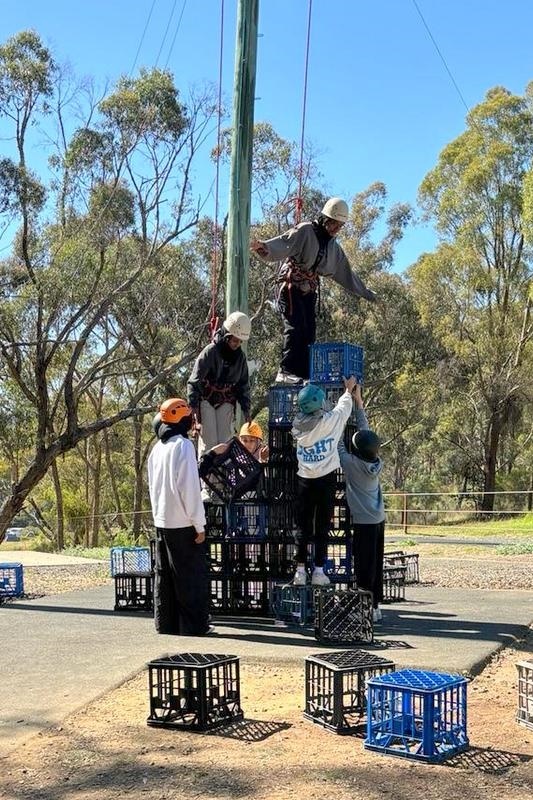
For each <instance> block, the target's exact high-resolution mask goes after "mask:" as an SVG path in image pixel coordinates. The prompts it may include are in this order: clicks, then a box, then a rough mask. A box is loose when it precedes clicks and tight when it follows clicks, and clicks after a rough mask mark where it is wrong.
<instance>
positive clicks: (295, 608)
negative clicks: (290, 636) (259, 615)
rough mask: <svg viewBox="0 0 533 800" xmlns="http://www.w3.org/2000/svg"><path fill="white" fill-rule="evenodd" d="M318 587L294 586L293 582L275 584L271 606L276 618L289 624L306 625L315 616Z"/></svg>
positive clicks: (308, 585) (271, 593)
mask: <svg viewBox="0 0 533 800" xmlns="http://www.w3.org/2000/svg"><path fill="white" fill-rule="evenodd" d="M315 589H316V587H313V586H311V585H310V584H307V585H306V586H294V585H293V584H292V583H286V584H279V583H277V584H273V585H272V588H271V592H270V608H271V610H272V613H273V614H274V616H275V618H276V619H277V620H279V621H280V622H285V623H286V624H287V625H298V626H300V627H304V626H306V625H311V624H312V623H313V620H314V618H315V605H314V593H315Z"/></svg>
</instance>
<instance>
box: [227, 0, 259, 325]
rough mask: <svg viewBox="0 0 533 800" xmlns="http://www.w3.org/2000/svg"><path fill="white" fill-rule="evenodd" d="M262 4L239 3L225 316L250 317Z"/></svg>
mask: <svg viewBox="0 0 533 800" xmlns="http://www.w3.org/2000/svg"><path fill="white" fill-rule="evenodd" d="M258 15H259V0H239V5H238V12H237V40H236V44H235V82H234V89H233V134H232V139H231V175H230V198H229V216H228V252H227V261H226V263H227V278H226V314H231V312H232V311H243V312H244V313H245V314H247V313H248V269H249V264H250V254H249V249H248V246H249V239H250V205H251V174H252V144H253V126H254V100H255V69H256V62H257V20H258Z"/></svg>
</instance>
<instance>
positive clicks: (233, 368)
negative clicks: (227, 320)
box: [187, 327, 250, 414]
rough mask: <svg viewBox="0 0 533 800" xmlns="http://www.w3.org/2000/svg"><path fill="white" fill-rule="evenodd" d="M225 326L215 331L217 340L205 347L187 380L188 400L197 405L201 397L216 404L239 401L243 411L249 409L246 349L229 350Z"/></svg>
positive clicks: (191, 404) (192, 404)
mask: <svg viewBox="0 0 533 800" xmlns="http://www.w3.org/2000/svg"><path fill="white" fill-rule="evenodd" d="M225 336H227V331H226V330H225V329H224V328H223V327H222V328H219V330H218V331H217V332H216V333H215V338H214V341H213V342H212V343H211V344H208V345H207V347H204V349H203V350H202V352H201V353H200V355H199V356H198V358H197V359H196V361H195V362H194V367H193V369H192V372H191V375H190V377H189V380H188V381H187V400H188V402H189V405H190V406H192V407H193V408H198V406H199V405H200V401H201V400H207V401H208V402H210V403H211V405H213V406H215V407H216V406H218V405H221V404H222V403H223V402H230V403H235V402H238V403H239V405H240V407H241V408H242V411H243V414H248V413H249V411H250V382H249V378H248V363H247V361H246V356H245V355H244V353H243V351H242V350H241V349H240V348H239V349H238V350H230V348H229V347H228V345H227V343H226V341H225V340H224V337H225Z"/></svg>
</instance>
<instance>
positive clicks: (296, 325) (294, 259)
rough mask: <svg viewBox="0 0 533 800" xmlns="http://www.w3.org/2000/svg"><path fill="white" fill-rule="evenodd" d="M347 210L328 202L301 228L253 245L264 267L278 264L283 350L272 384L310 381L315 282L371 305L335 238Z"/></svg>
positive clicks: (372, 297)
mask: <svg viewBox="0 0 533 800" xmlns="http://www.w3.org/2000/svg"><path fill="white" fill-rule="evenodd" d="M348 218H349V210H348V205H347V204H346V203H345V201H344V200H341V198H340V197H331V198H330V199H329V200H328V201H327V202H326V203H325V205H324V208H323V209H322V211H321V212H320V214H319V215H318V217H317V218H316V219H315V220H313V221H312V222H302V223H301V224H300V225H296V227H294V228H291V229H290V230H288V231H286V232H285V233H282V234H281V236H276V237H275V238H273V239H268V240H267V241H264V242H262V241H258V240H257V239H255V240H254V241H252V243H251V245H250V249H251V251H252V252H253V253H255V254H256V255H257V256H259V257H260V258H262V259H263V260H264V261H281V262H282V264H281V267H280V271H279V276H278V283H279V295H278V309H279V311H280V313H281V316H282V319H283V348H282V356H281V364H280V368H279V372H278V374H277V376H276V382H277V383H301V382H302V381H304V380H307V379H308V378H309V346H310V345H312V344H314V341H315V338H316V304H317V297H318V291H319V282H320V276H321V275H323V276H324V277H329V278H333V280H334V281H336V282H337V283H338V284H340V285H341V286H342V287H343V288H344V289H346V291H348V292H350V293H351V294H354V295H356V296H357V297H364V298H365V299H366V300H370V301H371V302H375V301H376V297H377V296H376V294H375V292H373V291H371V290H370V289H368V288H367V287H366V286H365V284H364V283H363V281H362V280H361V278H360V277H359V276H358V275H357V274H356V273H355V272H353V271H352V269H351V266H350V262H349V261H348V259H347V258H346V255H345V253H344V251H343V249H342V247H341V246H340V244H339V243H338V242H337V239H336V236H337V234H338V233H339V231H340V230H341V228H342V226H343V225H344V224H345V223H346V222H348Z"/></svg>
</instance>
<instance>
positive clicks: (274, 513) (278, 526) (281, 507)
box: [268, 500, 297, 541]
mask: <svg viewBox="0 0 533 800" xmlns="http://www.w3.org/2000/svg"><path fill="white" fill-rule="evenodd" d="M296 531H297V520H296V505H295V502H294V501H287V500H272V501H271V502H270V504H269V507H268V539H269V541H279V540H280V539H281V540H285V539H287V538H289V539H293V538H294V534H295V533H296Z"/></svg>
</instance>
